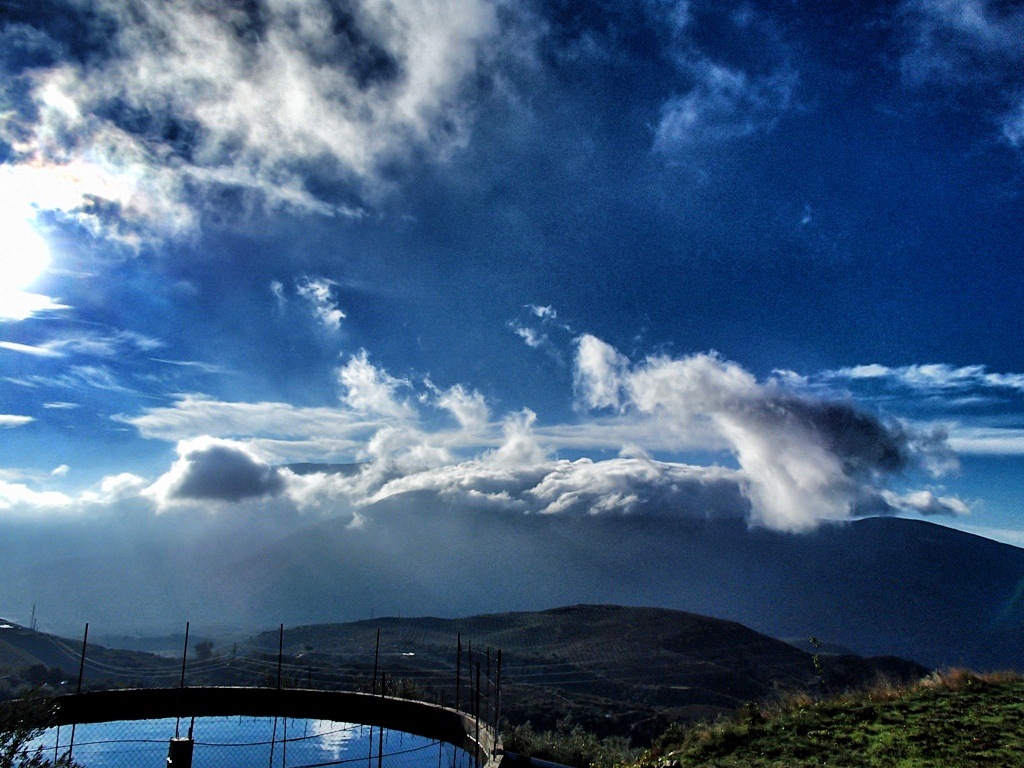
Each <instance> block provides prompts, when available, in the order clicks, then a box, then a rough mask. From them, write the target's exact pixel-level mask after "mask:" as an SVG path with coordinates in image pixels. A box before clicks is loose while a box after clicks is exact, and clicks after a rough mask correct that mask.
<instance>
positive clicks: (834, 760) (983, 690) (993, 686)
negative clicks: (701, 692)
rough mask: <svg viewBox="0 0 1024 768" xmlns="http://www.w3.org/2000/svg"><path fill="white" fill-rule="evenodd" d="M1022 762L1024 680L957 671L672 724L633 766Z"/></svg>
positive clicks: (862, 767) (891, 766) (787, 767)
mask: <svg viewBox="0 0 1024 768" xmlns="http://www.w3.org/2000/svg"><path fill="white" fill-rule="evenodd" d="M669 766H672V767H673V768H674V766H679V767H680V768H689V767H691V766H701V767H702V768H711V766H715V767H716V768H741V766H742V768H769V767H770V768H803V767H804V766H808V767H809V766H815V767H817V766H848V767H849V768H854V767H856V768H883V767H884V768H924V766H936V767H938V766H941V767H942V768H958V767H959V766H964V767H965V768H966V767H967V766H970V767H971V768H974V767H975V766H1000V767H1003V768H1005V767H1008V766H1022V767H1024V678H1022V677H1021V676H1019V675H1010V674H999V675H975V674H972V673H969V672H964V671H959V670H956V671H952V672H947V673H944V674H937V675H932V676H931V677H929V678H926V679H925V680H922V681H921V682H919V683H916V684H914V685H911V686H906V687H896V686H892V685H886V684H881V685H878V686H876V687H874V688H872V689H870V690H866V691H862V692H859V693H852V694H847V695H844V696H840V697H836V698H831V699H825V700H814V699H812V698H810V697H808V696H794V697H792V698H790V699H788V700H786V701H783V702H781V703H779V704H778V705H775V706H773V707H772V708H771V709H770V710H769V709H759V708H757V707H756V706H753V705H750V706H748V707H746V708H745V709H744V710H743V712H742V713H740V714H739V715H737V716H736V717H735V718H732V719H730V720H728V721H723V722H719V723H716V724H713V725H707V726H698V727H692V726H690V727H686V726H674V727H673V728H671V729H670V730H669V731H668V732H666V733H665V734H664V735H663V736H662V737H661V738H660V739H658V740H657V741H656V742H655V744H654V746H653V747H652V748H651V749H650V750H648V751H647V752H645V753H644V754H643V756H642V757H641V758H640V759H639V760H638V761H637V762H636V763H634V764H633V766H632V768H668V767H669Z"/></svg>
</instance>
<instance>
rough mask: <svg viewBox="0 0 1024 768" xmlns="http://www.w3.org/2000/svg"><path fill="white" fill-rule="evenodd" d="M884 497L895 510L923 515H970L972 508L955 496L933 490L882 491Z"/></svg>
mask: <svg viewBox="0 0 1024 768" xmlns="http://www.w3.org/2000/svg"><path fill="white" fill-rule="evenodd" d="M882 497H883V498H884V499H885V501H886V502H887V503H888V504H889V506H890V507H892V508H893V509H894V510H897V511H899V512H916V513H917V514H921V515H969V514H970V513H971V508H970V507H969V506H968V505H967V504H965V503H964V502H963V501H961V500H960V499H958V498H956V497H955V496H936V495H935V494H934V493H932V492H931V491H923V490H922V491H911V492H910V493H905V494H897V493H893V492H892V491H882Z"/></svg>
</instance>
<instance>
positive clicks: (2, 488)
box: [0, 480, 74, 514]
mask: <svg viewBox="0 0 1024 768" xmlns="http://www.w3.org/2000/svg"><path fill="white" fill-rule="evenodd" d="M73 503H74V500H73V499H72V498H71V497H70V496H66V495H65V494H63V493H58V492H56V491H34V490H32V489H31V488H29V487H28V486H27V485H25V484H24V483H8V482H6V481H4V480H0V510H5V511H6V510H14V511H19V510H21V511H25V512H28V513H30V514H32V513H35V512H37V511H38V510H39V509H48V510H61V509H66V508H68V507H70V506H71V505H72V504H73Z"/></svg>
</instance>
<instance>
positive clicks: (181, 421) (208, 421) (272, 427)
mask: <svg viewBox="0 0 1024 768" xmlns="http://www.w3.org/2000/svg"><path fill="white" fill-rule="evenodd" d="M114 419H115V420H116V421H120V422H123V423H125V424H130V425H132V426H133V427H135V428H136V429H137V430H138V431H139V434H140V435H141V436H142V437H146V438H152V439H158V440H167V441H170V442H178V441H180V440H186V439H188V438H191V437H195V436H197V435H211V436H214V437H224V438H229V437H243V436H248V435H261V436H264V437H272V438H273V437H276V438H282V439H286V440H290V439H303V438H306V437H308V436H310V435H316V434H320V433H322V432H326V433H330V434H333V435H335V436H337V437H338V438H339V439H341V438H346V437H347V438H353V437H355V436H357V435H360V434H364V433H365V432H366V430H367V429H368V428H369V429H372V428H373V427H374V426H375V425H376V424H377V422H375V421H374V422H370V423H369V426H368V422H367V421H366V420H364V419H361V418H360V417H359V416H357V415H356V414H353V413H352V412H350V411H345V410H341V409H338V408H298V407H296V406H294V405H291V404H288V403H275V402H258V403H237V402H225V401H222V400H216V399H214V398H212V397H209V396H207V395H202V394H196V393H192V394H183V395H179V396H178V397H177V398H176V399H175V401H174V402H173V403H172V404H171V405H170V406H159V407H153V408H146V409H144V410H143V411H142V413H141V415H137V416H129V415H126V414H119V415H117V416H114Z"/></svg>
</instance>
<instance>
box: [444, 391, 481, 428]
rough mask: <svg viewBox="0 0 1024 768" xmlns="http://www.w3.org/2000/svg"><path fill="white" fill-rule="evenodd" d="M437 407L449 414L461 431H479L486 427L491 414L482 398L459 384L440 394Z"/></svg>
mask: <svg viewBox="0 0 1024 768" xmlns="http://www.w3.org/2000/svg"><path fill="white" fill-rule="evenodd" d="M437 405H438V406H439V407H441V408H444V409H445V410H447V411H449V412H451V414H452V415H453V416H454V417H455V418H456V420H457V421H458V422H459V424H461V425H462V428H463V429H466V430H472V431H476V430H480V429H483V428H484V427H486V426H487V422H488V421H489V420H490V417H491V412H490V409H489V408H488V407H487V402H486V401H485V400H484V396H483V395H481V394H480V393H479V392H477V391H476V390H473V391H472V392H469V391H467V390H466V388H465V387H463V386H462V385H461V384H456V385H455V386H454V387H451V388H450V389H448V390H446V391H445V392H443V393H440V394H439V396H438V398H437Z"/></svg>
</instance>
